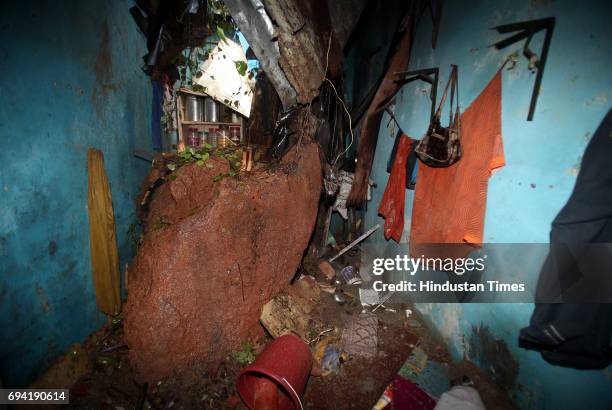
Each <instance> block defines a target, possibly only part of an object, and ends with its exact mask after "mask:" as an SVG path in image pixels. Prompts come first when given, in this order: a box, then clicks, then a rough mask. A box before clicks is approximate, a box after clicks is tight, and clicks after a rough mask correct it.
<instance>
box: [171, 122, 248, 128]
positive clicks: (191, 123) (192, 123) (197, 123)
mask: <svg viewBox="0 0 612 410" xmlns="http://www.w3.org/2000/svg"><path fill="white" fill-rule="evenodd" d="M181 124H182V125H210V126H213V127H214V126H216V125H231V126H237V127H239V126H241V124H240V123H239V122H207V121H181Z"/></svg>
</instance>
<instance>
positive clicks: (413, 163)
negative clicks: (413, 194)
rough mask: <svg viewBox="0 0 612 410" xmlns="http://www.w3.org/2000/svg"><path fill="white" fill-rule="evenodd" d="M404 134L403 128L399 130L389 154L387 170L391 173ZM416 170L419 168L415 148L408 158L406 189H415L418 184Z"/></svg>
mask: <svg viewBox="0 0 612 410" xmlns="http://www.w3.org/2000/svg"><path fill="white" fill-rule="evenodd" d="M402 135H404V132H403V131H402V130H401V129H398V130H397V135H396V136H395V142H394V143H393V149H392V150H391V155H389V160H388V161H387V172H388V173H391V169H392V168H393V162H394V161H395V155H396V154H397V146H398V145H399V141H400V137H401V136H402ZM416 170H417V156H416V153H415V152H414V150H410V154H408V159H407V160H406V189H412V190H414V187H415V186H416Z"/></svg>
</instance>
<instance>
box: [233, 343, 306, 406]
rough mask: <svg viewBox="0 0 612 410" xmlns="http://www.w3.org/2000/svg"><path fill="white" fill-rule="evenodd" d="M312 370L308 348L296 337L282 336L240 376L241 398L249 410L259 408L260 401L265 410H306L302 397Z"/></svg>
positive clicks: (238, 385) (267, 347) (238, 387)
mask: <svg viewBox="0 0 612 410" xmlns="http://www.w3.org/2000/svg"><path fill="white" fill-rule="evenodd" d="M311 369H312V354H311V353H310V348H309V347H308V345H307V344H306V343H304V342H303V341H302V340H301V339H299V338H298V337H296V336H293V335H283V336H280V337H278V338H276V339H274V340H273V341H272V342H271V343H269V344H268V345H267V346H266V348H265V350H264V351H263V352H262V353H261V354H260V355H259V356H258V357H257V360H255V362H253V364H251V365H250V366H249V367H247V368H246V369H243V370H242V371H241V372H240V374H239V375H238V380H237V383H236V385H237V389H238V394H239V395H240V398H241V399H242V401H243V402H244V404H245V405H246V406H247V407H248V408H249V409H255V408H256V407H255V402H256V401H257V403H258V407H259V408H262V409H263V408H267V409H278V410H300V409H303V406H302V401H301V396H302V393H303V392H304V389H305V388H306V382H307V381H308V376H309V375H310V370H311ZM256 399H257V400H256Z"/></svg>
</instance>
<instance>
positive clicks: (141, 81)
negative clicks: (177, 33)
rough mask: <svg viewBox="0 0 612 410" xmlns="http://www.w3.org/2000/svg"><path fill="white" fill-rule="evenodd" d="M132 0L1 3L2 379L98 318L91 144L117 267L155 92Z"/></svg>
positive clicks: (26, 369) (47, 356) (21, 379)
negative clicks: (102, 166) (111, 222)
mask: <svg viewBox="0 0 612 410" xmlns="http://www.w3.org/2000/svg"><path fill="white" fill-rule="evenodd" d="M131 5H132V3H131V2H130V1H127V0H122V1H112V2H107V1H103V0H96V1H87V2H83V1H78V0H71V1H62V2H50V1H30V2H25V3H24V2H17V1H11V2H3V3H2V6H0V9H1V11H0V73H2V77H1V79H0V164H1V165H0V329H2V330H1V331H0V377H1V378H2V382H3V383H4V385H5V386H10V387H18V386H24V385H26V384H27V383H29V382H31V381H32V380H33V378H34V377H36V376H37V374H38V373H39V372H41V371H42V370H44V369H45V367H47V365H48V364H49V363H50V362H51V361H52V360H53V359H54V358H56V357H57V356H58V355H59V354H61V353H62V352H63V351H64V350H65V349H66V347H67V346H68V345H69V344H71V343H74V342H80V341H82V340H84V339H85V338H86V336H87V335H88V334H89V333H90V332H91V331H93V330H94V329H96V328H98V327H99V326H101V325H102V324H103V323H104V321H105V317H104V316H103V315H102V314H100V313H99V312H98V311H97V309H96V304H95V297H94V292H93V287H92V280H91V265H90V257H89V221H88V212H87V149H88V148H89V147H96V148H98V149H100V150H102V152H103V153H104V156H105V162H106V172H107V174H108V177H109V180H110V186H111V190H112V195H113V205H114V208H115V218H116V230H117V238H118V245H119V252H120V259H121V267H122V269H123V266H124V264H125V262H126V261H127V260H128V258H129V257H130V256H131V255H132V252H133V247H132V245H131V241H130V239H129V237H128V233H127V231H128V228H129V226H130V225H131V224H132V223H133V222H134V220H135V202H134V199H135V195H136V192H137V189H138V187H139V184H140V182H141V181H142V178H143V176H144V174H145V172H146V170H147V168H148V166H147V164H146V163H143V162H142V161H140V160H138V159H135V158H133V156H132V152H133V150H134V149H149V147H150V145H151V144H150V138H151V137H150V110H151V108H150V107H151V100H150V98H151V92H150V82H149V80H148V78H147V77H146V76H145V75H144V74H143V73H142V71H141V70H140V65H141V64H142V60H141V56H142V55H143V54H145V53H146V49H145V40H144V38H143V36H142V35H141V34H140V33H139V32H137V29H136V25H135V24H134V23H133V21H132V19H131V16H130V15H129V13H128V8H129V7H130V6H131Z"/></svg>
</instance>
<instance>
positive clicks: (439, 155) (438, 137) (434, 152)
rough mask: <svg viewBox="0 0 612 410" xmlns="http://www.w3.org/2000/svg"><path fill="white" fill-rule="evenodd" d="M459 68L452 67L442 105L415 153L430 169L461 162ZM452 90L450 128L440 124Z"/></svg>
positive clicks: (441, 101)
mask: <svg viewBox="0 0 612 410" xmlns="http://www.w3.org/2000/svg"><path fill="white" fill-rule="evenodd" d="M457 79H458V74H457V66H456V65H454V64H453V65H452V70H451V73H450V76H449V78H448V82H447V83H446V88H445V89H444V94H443V95H442V99H441V100H440V105H439V106H438V109H437V110H436V113H435V114H434V117H433V118H432V120H431V123H430V124H429V129H428V130H427V132H426V133H425V135H424V136H423V138H422V139H421V141H420V142H419V143H418V144H417V146H416V148H415V150H414V151H415V153H416V155H417V156H418V157H419V159H420V160H421V161H422V162H423V163H425V164H427V165H429V166H430V167H437V168H440V167H448V166H451V165H453V164H454V163H455V162H457V161H459V159H460V158H461V134H460V133H461V126H460V120H459V118H460V113H459V84H458V81H457ZM449 88H450V89H451V97H450V115H449V117H450V119H449V123H448V127H443V126H442V125H441V124H440V114H441V112H442V107H443V106H444V102H445V101H446V96H447V95H448V89H449ZM455 92H456V93H457V104H456V109H455V112H454V114H453V102H454V100H455Z"/></svg>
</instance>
